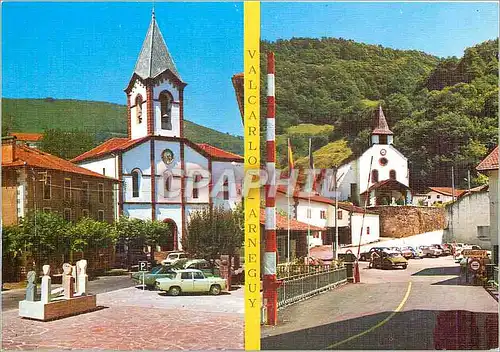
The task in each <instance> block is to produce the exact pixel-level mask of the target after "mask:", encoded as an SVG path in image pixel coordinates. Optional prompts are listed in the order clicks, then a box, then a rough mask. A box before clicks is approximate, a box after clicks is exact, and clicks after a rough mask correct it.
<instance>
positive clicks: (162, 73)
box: [125, 11, 187, 139]
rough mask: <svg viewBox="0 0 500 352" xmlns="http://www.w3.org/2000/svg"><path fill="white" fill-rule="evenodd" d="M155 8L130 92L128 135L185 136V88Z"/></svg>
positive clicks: (128, 95) (128, 96)
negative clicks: (157, 19) (160, 26)
mask: <svg viewBox="0 0 500 352" xmlns="http://www.w3.org/2000/svg"><path fill="white" fill-rule="evenodd" d="M186 85H187V84H186V83H184V81H182V79H181V77H180V75H179V72H178V71H177V68H176V67H175V63H174V60H173V59H172V57H171V56H170V53H169V51H168V48H167V45H166V43H165V40H164V39H163V36H162V34H161V31H160V28H159V27H158V24H157V22H156V18H155V14H154V11H153V14H152V17H151V23H150V25H149V29H148V32H147V34H146V38H145V39H144V43H143V44H142V48H141V52H140V53H139V57H138V59H137V62H136V64H135V69H134V72H133V74H132V77H131V79H130V82H129V84H128V86H127V88H126V89H125V93H126V94H127V112H128V116H127V118H128V121H127V123H128V137H129V138H130V139H138V138H142V137H146V136H165V137H177V138H182V137H183V120H184V87H185V86H186Z"/></svg>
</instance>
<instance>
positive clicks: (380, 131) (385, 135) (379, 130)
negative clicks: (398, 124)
mask: <svg viewBox="0 0 500 352" xmlns="http://www.w3.org/2000/svg"><path fill="white" fill-rule="evenodd" d="M373 125H374V127H373V131H372V135H371V145H374V144H392V143H393V141H394V133H392V131H391V130H390V129H389V125H388V124H387V120H386V119H385V115H384V111H383V110H382V105H379V108H378V112H377V113H376V115H375V119H374V124H373Z"/></svg>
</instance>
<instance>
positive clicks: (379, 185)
mask: <svg viewBox="0 0 500 352" xmlns="http://www.w3.org/2000/svg"><path fill="white" fill-rule="evenodd" d="M374 189H381V190H408V189H410V187H408V186H406V185H404V184H402V183H401V182H399V181H397V180H393V179H387V180H383V181H380V182H376V183H374V184H373V185H371V186H370V188H368V191H364V192H363V193H361V194H365V193H366V192H370V191H372V190H374Z"/></svg>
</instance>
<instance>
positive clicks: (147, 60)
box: [134, 9, 182, 82]
mask: <svg viewBox="0 0 500 352" xmlns="http://www.w3.org/2000/svg"><path fill="white" fill-rule="evenodd" d="M166 70H170V71H171V72H172V73H173V74H174V75H175V76H176V77H177V78H178V79H179V80H180V81H181V82H182V79H181V77H180V75H179V72H177V68H176V67H175V64H174V60H173V59H172V57H171V56H170V54H169V52H168V48H167V45H166V44H165V40H164V39H163V36H162V35H161V32H160V28H158V24H157V23H156V18H155V13H154V9H153V11H152V16H151V23H150V25H149V29H148V33H147V34H146V39H144V43H143V44H142V49H141V53H140V54H139V58H138V59H137V63H136V64H135V69H134V72H135V73H137V74H138V75H139V76H140V77H141V78H143V79H146V78H154V77H156V76H158V75H159V74H160V73H162V72H164V71H166Z"/></svg>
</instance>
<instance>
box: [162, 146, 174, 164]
mask: <svg viewBox="0 0 500 352" xmlns="http://www.w3.org/2000/svg"><path fill="white" fill-rule="evenodd" d="M161 160H163V162H164V163H165V164H167V165H169V164H171V163H172V161H174V153H173V152H172V151H171V150H170V149H165V150H164V151H163V152H162V153H161Z"/></svg>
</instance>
